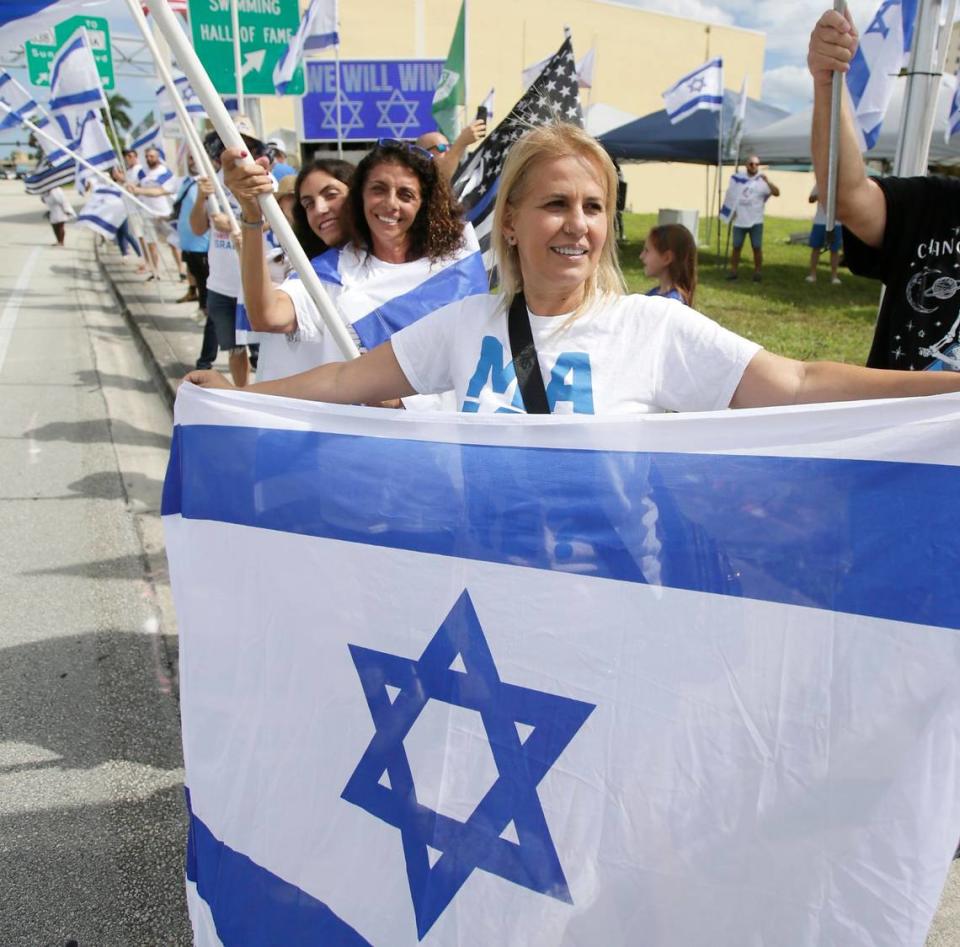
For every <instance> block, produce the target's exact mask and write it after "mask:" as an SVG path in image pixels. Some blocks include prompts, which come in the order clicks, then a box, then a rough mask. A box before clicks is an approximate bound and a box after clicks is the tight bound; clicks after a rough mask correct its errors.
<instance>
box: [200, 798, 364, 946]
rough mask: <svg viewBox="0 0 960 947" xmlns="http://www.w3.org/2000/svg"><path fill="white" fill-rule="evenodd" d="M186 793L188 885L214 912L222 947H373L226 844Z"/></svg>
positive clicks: (322, 907)
mask: <svg viewBox="0 0 960 947" xmlns="http://www.w3.org/2000/svg"><path fill="white" fill-rule="evenodd" d="M184 792H185V794H186V797H187V810H188V812H189V813H190V825H189V828H188V835H187V879H188V880H189V881H192V882H193V883H194V884H195V885H196V886H197V893H198V894H199V895H200V897H201V898H203V900H204V901H205V902H206V904H207V906H208V907H209V908H210V913H211V915H212V916H213V923H214V925H215V926H216V928H217V936H218V937H219V938H220V942H221V943H222V944H223V947H254V945H268V944H283V945H284V947H312V945H315V944H324V945H330V947H340V945H343V947H370V943H369V941H367V940H365V939H364V938H363V937H361V936H360V934H358V933H357V932H356V931H355V930H354V929H353V928H352V927H351V926H350V925H349V924H347V922H346V921H344V920H343V919H342V918H340V917H338V916H337V915H336V914H334V913H333V911H331V910H330V908H328V907H327V905H325V904H324V903H323V902H322V901H318V900H317V899H316V898H315V897H313V896H312V895H310V894H307V892H306V891H304V890H302V889H301V888H297V887H296V886H295V885H292V884H290V882H288V881H284V880H283V878H280V877H278V876H277V875H275V874H273V873H272V872H270V871H267V869H266V868H262V867H261V866H260V865H258V864H257V863H256V862H254V861H253V860H251V859H250V858H248V857H247V856H246V855H242V854H241V853H240V852H237V851H234V850H233V849H232V848H230V846H229V845H226V844H225V843H224V842H221V841H220V840H219V839H218V838H217V837H216V836H215V835H214V834H213V833H212V832H211V831H210V829H209V828H207V826H206V825H205V824H204V823H203V822H202V821H201V820H200V819H199V818H197V816H196V815H195V814H194V812H193V809H192V808H191V806H190V790H189V789H185V790H184Z"/></svg>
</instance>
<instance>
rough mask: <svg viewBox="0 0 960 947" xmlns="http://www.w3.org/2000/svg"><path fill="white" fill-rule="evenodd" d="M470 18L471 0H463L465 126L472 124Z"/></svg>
mask: <svg viewBox="0 0 960 947" xmlns="http://www.w3.org/2000/svg"><path fill="white" fill-rule="evenodd" d="M469 19H470V4H469V0H463V127H464V128H466V127H467V125H469V124H470V112H469V111H468V110H467V109H468V106H467V103H468V102H469V101H470V94H469V85H468V79H467V77H468V76H469V75H470V44H469V43H468V42H467V34H468V30H467V21H468V20H469Z"/></svg>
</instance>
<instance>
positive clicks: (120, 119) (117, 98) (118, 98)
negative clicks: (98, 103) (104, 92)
mask: <svg viewBox="0 0 960 947" xmlns="http://www.w3.org/2000/svg"><path fill="white" fill-rule="evenodd" d="M107 106H108V107H109V109H110V117H111V118H112V119H113V124H114V127H115V128H116V129H117V132H118V134H119V132H121V131H124V132H128V131H130V129H131V128H132V127H133V120H132V119H131V118H130V115H129V113H128V112H127V109H128V108H130V107H131V104H130V101H129V99H126V98H124V96H122V95H121V94H120V93H119V92H114V93H113V95H108V96H107ZM111 137H112V135H111ZM114 145H115V146H116V147H117V148H119V147H121V145H122V142H119V141H116V142H114Z"/></svg>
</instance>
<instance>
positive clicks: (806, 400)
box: [730, 351, 960, 408]
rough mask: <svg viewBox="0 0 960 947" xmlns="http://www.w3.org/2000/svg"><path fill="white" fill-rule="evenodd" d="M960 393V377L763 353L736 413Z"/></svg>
mask: <svg viewBox="0 0 960 947" xmlns="http://www.w3.org/2000/svg"><path fill="white" fill-rule="evenodd" d="M954 391H960V373H958V372H904V371H894V370H890V369H884V368H862V367H861V366H859V365H844V364H842V363H840V362H800V361H797V360H795V359H792V358H784V357H783V356H782V355H774V354H773V353H772V352H765V351H762V352H758V353H757V354H756V355H755V356H754V357H753V359H751V361H750V364H749V365H748V366H747V368H746V371H745V372H744V373H743V378H741V380H740V384H739V385H738V386H737V390H736V391H735V392H734V395H733V398H732V399H731V401H730V407H731V408H765V407H770V406H773V405H785V404H820V403H823V402H829V401H861V400H869V399H871V398H913V397H917V396H920V395H942V394H946V393H948V392H954Z"/></svg>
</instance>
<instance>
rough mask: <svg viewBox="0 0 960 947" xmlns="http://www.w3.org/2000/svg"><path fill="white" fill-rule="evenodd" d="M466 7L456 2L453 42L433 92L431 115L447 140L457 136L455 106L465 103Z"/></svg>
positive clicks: (464, 4)
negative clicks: (458, 6)
mask: <svg viewBox="0 0 960 947" xmlns="http://www.w3.org/2000/svg"><path fill="white" fill-rule="evenodd" d="M466 9H467V0H463V3H462V4H461V5H460V15H459V16H458V17H457V26H456V29H455V30H454V31H453V41H452V42H451V43H450V52H449V53H447V61H446V62H445V63H444V64H443V72H442V73H441V74H440V82H439V83H437V91H436V92H434V93H433V118H434V121H436V123H437V128H439V129H440V131H442V132H443V133H444V135H446V136H447V138H449V139H450V140H451V141H453V139H454V138H456V137H457V131H458V129H457V108H458V107H459V106H461V105H466V101H467V95H466V92H467V80H466V76H465V75H464V71H465V66H466V59H467V57H466V34H467V31H466V23H465V20H466Z"/></svg>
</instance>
